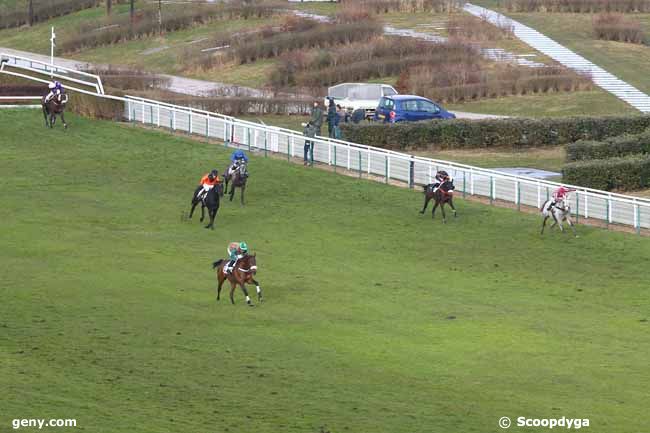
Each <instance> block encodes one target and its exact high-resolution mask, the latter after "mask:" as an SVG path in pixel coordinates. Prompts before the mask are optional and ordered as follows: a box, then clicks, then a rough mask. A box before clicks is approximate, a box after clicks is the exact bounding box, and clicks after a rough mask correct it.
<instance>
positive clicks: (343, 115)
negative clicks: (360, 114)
mask: <svg viewBox="0 0 650 433" xmlns="http://www.w3.org/2000/svg"><path fill="white" fill-rule="evenodd" d="M336 112H337V113H339V123H341V122H343V123H348V122H349V121H350V114H349V113H348V110H346V109H344V108H342V107H341V106H340V105H338V104H337V105H336Z"/></svg>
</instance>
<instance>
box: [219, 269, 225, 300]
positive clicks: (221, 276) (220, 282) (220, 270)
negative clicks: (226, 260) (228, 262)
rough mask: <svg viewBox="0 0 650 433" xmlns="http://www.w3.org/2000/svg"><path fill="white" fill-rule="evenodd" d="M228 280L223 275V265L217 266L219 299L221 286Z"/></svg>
mask: <svg viewBox="0 0 650 433" xmlns="http://www.w3.org/2000/svg"><path fill="white" fill-rule="evenodd" d="M225 280H226V278H225V277H224V275H223V266H219V267H218V268H217V281H218V284H217V301H218V300H219V297H220V296H221V286H222V285H223V282H224V281H225Z"/></svg>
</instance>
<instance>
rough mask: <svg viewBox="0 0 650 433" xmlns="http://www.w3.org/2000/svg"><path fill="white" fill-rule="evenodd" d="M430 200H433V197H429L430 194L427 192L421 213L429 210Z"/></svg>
mask: <svg viewBox="0 0 650 433" xmlns="http://www.w3.org/2000/svg"><path fill="white" fill-rule="evenodd" d="M430 201H431V197H429V196H428V195H426V194H425V195H424V206H423V207H422V210H421V211H420V213H421V214H422V213H424V211H425V210H427V206H429V202H430Z"/></svg>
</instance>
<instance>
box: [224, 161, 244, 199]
mask: <svg viewBox="0 0 650 433" xmlns="http://www.w3.org/2000/svg"><path fill="white" fill-rule="evenodd" d="M224 173H225V174H224V177H223V178H224V181H225V182H226V190H225V192H224V193H225V194H228V183H229V182H230V201H232V199H233V197H234V196H235V188H240V189H241V204H242V205H243V204H244V191H246V181H247V180H248V165H247V164H246V163H245V162H241V163H239V164H237V165H233V166H230V167H228V168H227V169H226V171H225V172H224Z"/></svg>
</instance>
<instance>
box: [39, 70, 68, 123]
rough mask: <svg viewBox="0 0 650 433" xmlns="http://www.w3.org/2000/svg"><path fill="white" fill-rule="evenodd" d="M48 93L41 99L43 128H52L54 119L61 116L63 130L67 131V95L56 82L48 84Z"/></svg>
mask: <svg viewBox="0 0 650 433" xmlns="http://www.w3.org/2000/svg"><path fill="white" fill-rule="evenodd" d="M48 88H49V93H48V94H47V95H45V96H44V97H43V100H42V101H41V107H42V108H43V117H44V118H45V126H46V127H48V128H54V123H55V122H56V117H57V116H61V121H62V122H63V128H64V129H67V128H68V124H67V123H66V122H65V116H64V114H63V112H64V111H65V106H66V104H67V103H68V95H67V94H66V93H65V90H64V89H63V86H62V85H61V83H59V82H58V81H55V82H52V83H49V84H48Z"/></svg>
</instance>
